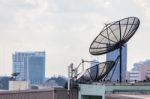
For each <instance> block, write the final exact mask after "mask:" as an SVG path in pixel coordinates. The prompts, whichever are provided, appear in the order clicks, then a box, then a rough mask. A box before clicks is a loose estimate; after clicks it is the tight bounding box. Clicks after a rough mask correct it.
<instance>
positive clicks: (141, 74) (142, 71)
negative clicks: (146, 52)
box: [127, 60, 150, 81]
mask: <svg viewBox="0 0 150 99" xmlns="http://www.w3.org/2000/svg"><path fill="white" fill-rule="evenodd" d="M127 79H128V80H129V81H135V80H136V81H143V80H147V79H150V60H146V61H143V62H138V63H135V64H134V65H133V68H132V69H131V71H129V72H128V73H127Z"/></svg>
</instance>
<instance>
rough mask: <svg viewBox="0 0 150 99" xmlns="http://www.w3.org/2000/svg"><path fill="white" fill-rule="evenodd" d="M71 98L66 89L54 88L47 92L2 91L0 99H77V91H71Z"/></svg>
mask: <svg viewBox="0 0 150 99" xmlns="http://www.w3.org/2000/svg"><path fill="white" fill-rule="evenodd" d="M70 93H71V94H70V98H69V96H68V94H67V90H66V89H61V88H52V89H46V90H22V91H1V92H0V99H77V97H78V95H77V91H76V90H71V91H70Z"/></svg>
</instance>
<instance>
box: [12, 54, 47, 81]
mask: <svg viewBox="0 0 150 99" xmlns="http://www.w3.org/2000/svg"><path fill="white" fill-rule="evenodd" d="M12 58H13V73H19V75H18V76H17V77H16V80H25V81H27V82H28V83H29V84H42V83H43V82H44V80H45V52H15V53H14V54H13V57H12Z"/></svg>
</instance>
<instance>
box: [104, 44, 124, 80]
mask: <svg viewBox="0 0 150 99" xmlns="http://www.w3.org/2000/svg"><path fill="white" fill-rule="evenodd" d="M119 53H120V52H119V49H117V50H115V51H113V52H110V53H107V54H106V60H107V61H115V60H116V59H117V57H118V56H119ZM119 66H120V62H118V64H117V65H116V69H115V71H114V74H113V76H112V79H111V81H117V80H119V73H120V72H119ZM126 72H127V44H125V45H124V46H123V47H122V81H125V80H126ZM112 73H113V71H112V70H111V72H110V74H109V76H110V75H111V74H112Z"/></svg>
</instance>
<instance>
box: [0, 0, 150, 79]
mask: <svg viewBox="0 0 150 99" xmlns="http://www.w3.org/2000/svg"><path fill="white" fill-rule="evenodd" d="M128 16H136V17H139V19H140V20H141V24H140V27H139V29H138V31H137V32H136V34H135V35H134V36H133V38H131V39H130V40H129V42H128V70H129V69H131V67H132V65H133V63H135V62H139V61H143V60H146V59H149V57H150V37H149V36H150V32H149V31H150V0H0V35H1V36H0V75H10V74H11V71H12V53H14V52H15V51H43V50H45V51H46V75H47V76H52V75H54V74H56V75H58V74H61V75H66V74H67V66H68V65H69V64H70V63H72V62H73V63H74V64H75V65H78V64H79V62H80V61H81V59H87V60H90V59H93V58H96V59H99V60H100V61H104V60H105V59H104V57H105V56H103V57H100V56H98V57H94V56H92V55H90V54H89V46H90V44H91V42H92V41H93V39H94V38H95V37H96V36H97V35H98V34H99V32H100V31H101V29H102V27H103V26H104V23H109V22H112V21H116V20H119V19H122V18H124V17H128Z"/></svg>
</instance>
